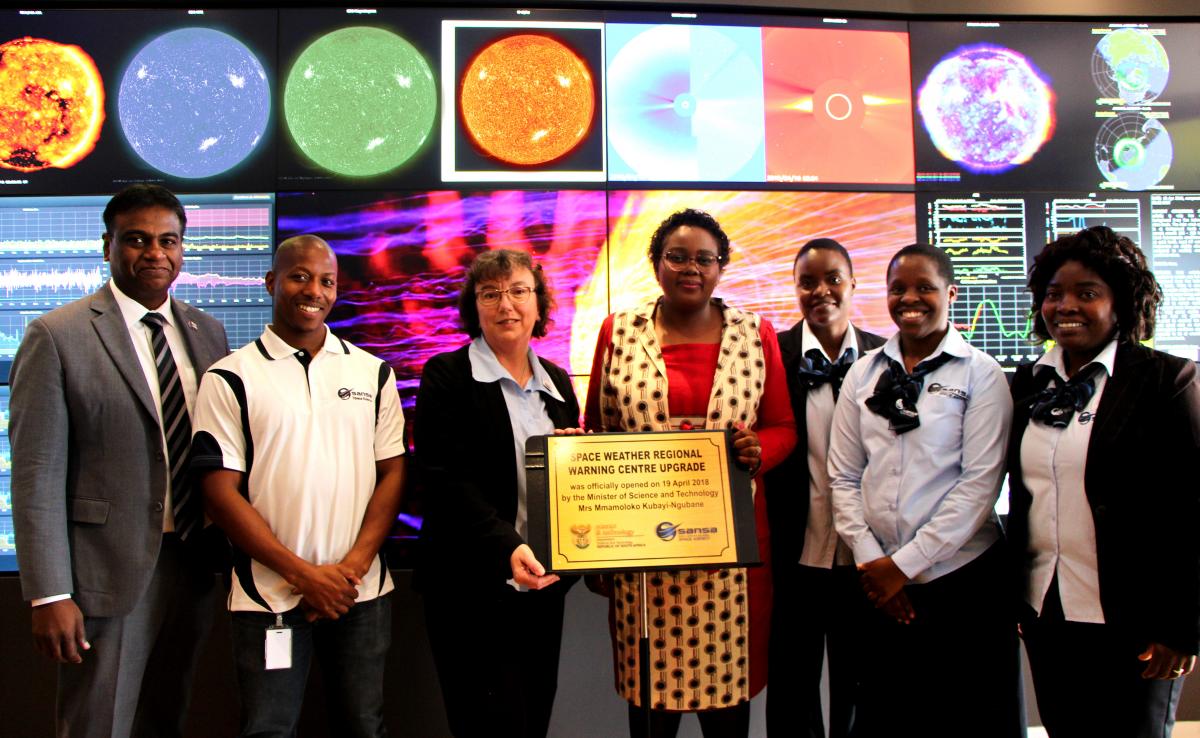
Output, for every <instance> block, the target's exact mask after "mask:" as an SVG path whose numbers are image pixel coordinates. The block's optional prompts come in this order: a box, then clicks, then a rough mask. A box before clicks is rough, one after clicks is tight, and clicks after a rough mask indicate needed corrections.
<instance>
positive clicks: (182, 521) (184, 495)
mask: <svg viewBox="0 0 1200 738" xmlns="http://www.w3.org/2000/svg"><path fill="white" fill-rule="evenodd" d="M142 322H143V323H145V324H146V326H147V327H149V328H150V343H151V345H152V346H153V348H154V364H155V366H156V367H158V392H159V400H160V402H161V405H162V411H161V412H162V424H163V436H164V437H165V438H166V439H167V462H168V463H169V464H170V466H171V501H172V510H171V511H172V513H174V515H175V532H176V533H178V534H179V537H180V539H182V540H187V537H188V535H189V534H191V532H192V530H193V529H194V528H195V527H196V523H198V522H200V508H199V506H198V504H197V503H198V502H199V498H198V497H196V496H195V495H193V494H192V486H191V484H189V479H188V446H189V445H190V444H191V441H192V421H191V419H190V418H188V410H187V402H186V401H185V400H184V397H183V383H182V382H180V381H179V370H178V369H177V368H176V367H175V357H174V356H172V355H171V347H170V346H168V345H167V334H166V332H165V331H164V329H163V326H164V325H165V323H166V318H164V317H163V316H162V315H160V314H159V313H146V315H145V316H144V317H143V318H142Z"/></svg>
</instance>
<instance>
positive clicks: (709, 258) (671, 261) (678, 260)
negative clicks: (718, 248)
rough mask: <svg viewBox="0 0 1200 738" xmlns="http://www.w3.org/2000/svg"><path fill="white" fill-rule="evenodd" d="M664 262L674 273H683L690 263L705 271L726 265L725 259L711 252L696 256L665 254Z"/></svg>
mask: <svg viewBox="0 0 1200 738" xmlns="http://www.w3.org/2000/svg"><path fill="white" fill-rule="evenodd" d="M663 260H664V261H666V262H667V268H668V269H670V270H671V271H673V272H682V271H683V270H684V269H687V265H688V262H689V261H694V262H696V266H697V267H698V268H700V269H705V270H707V269H712V268H713V267H714V266H717V265H718V264H724V263H725V259H724V258H723V257H720V256H717V255H716V254H714V253H712V252H711V251H701V252H700V253H698V254H696V255H695V256H692V255H691V254H689V253H688V252H686V251H668V252H666V253H665V254H663Z"/></svg>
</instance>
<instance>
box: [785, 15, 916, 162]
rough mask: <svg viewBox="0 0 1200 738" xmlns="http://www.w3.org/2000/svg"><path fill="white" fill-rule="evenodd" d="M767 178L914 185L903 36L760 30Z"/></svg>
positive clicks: (884, 32) (838, 30) (906, 36)
mask: <svg viewBox="0 0 1200 738" xmlns="http://www.w3.org/2000/svg"><path fill="white" fill-rule="evenodd" d="M762 47H763V49H762V50H763V71H764V78H763V94H764V97H765V105H766V145H767V181H769V182H784V183H863V184H901V185H911V184H912V183H913V172H914V169H913V153H912V90H911V85H910V82H909V57H908V34H907V33H902V32H887V31H860V30H840V29H828V28H772V27H765V28H763V29H762Z"/></svg>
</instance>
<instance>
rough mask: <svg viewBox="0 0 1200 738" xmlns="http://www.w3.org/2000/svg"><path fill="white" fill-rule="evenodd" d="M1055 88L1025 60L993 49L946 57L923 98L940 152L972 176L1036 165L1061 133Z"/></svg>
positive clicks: (929, 128)
mask: <svg viewBox="0 0 1200 738" xmlns="http://www.w3.org/2000/svg"><path fill="white" fill-rule="evenodd" d="M1054 102H1055V97H1054V90H1053V89H1052V88H1051V86H1050V81H1049V79H1048V78H1047V77H1046V75H1045V74H1044V73H1042V72H1041V70H1039V69H1038V68H1037V66H1036V65H1034V63H1033V62H1032V61H1030V60H1029V59H1028V58H1027V57H1025V56H1024V55H1022V54H1020V53H1018V52H1016V51H1013V50H1012V49H1008V48H1004V47H1001V46H993V45H990V44H975V45H972V46H966V47H962V48H959V49H956V50H955V51H954V52H952V53H950V54H947V55H946V56H945V57H943V58H942V60H941V61H940V62H938V63H937V65H936V66H935V67H934V68H933V70H932V71H931V72H930V73H929V76H927V77H926V78H925V81H924V83H923V84H922V85H921V89H920V92H919V93H918V95H917V109H918V110H919V111H920V114H921V119H922V122H923V123H924V125H925V130H926V132H927V133H928V134H929V137H930V138H931V139H932V140H933V144H934V146H936V147H937V150H938V151H939V152H941V154H942V155H943V156H945V157H946V158H947V159H950V160H951V161H955V162H958V163H959V164H961V165H962V166H963V167H965V168H967V169H969V170H970V171H972V172H977V173H981V174H999V173H1001V172H1005V171H1008V170H1009V169H1012V168H1013V167H1016V166H1019V165H1021V164H1024V163H1025V162H1027V161H1029V160H1030V159H1031V158H1032V157H1033V155H1034V154H1036V153H1037V152H1038V150H1039V149H1041V148H1042V146H1043V145H1044V144H1045V143H1046V142H1047V141H1048V140H1049V139H1050V136H1051V135H1052V134H1053V132H1054V115H1055V113H1054Z"/></svg>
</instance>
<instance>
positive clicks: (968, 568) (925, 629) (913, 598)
mask: <svg viewBox="0 0 1200 738" xmlns="http://www.w3.org/2000/svg"><path fill="white" fill-rule="evenodd" d="M1006 582H1007V580H1006V573H1005V568H1004V560H1003V552H1002V544H999V543H998V544H996V545H995V546H992V547H991V548H990V549H988V550H987V551H985V552H984V553H983V554H982V555H980V556H979V557H978V558H976V559H975V560H974V561H972V562H971V563H969V564H967V565H965V566H963V567H962V568H960V569H957V570H956V571H953V572H950V573H949V574H946V575H944V576H942V577H939V578H938V579H935V580H933V581H932V582H928V583H926V584H910V585H908V586H906V587H905V588H904V589H905V592H906V593H907V594H908V598H909V601H910V602H912V606H913V610H914V611H915V612H916V618H915V619H914V620H913V622H912V623H910V624H908V625H902V624H900V623H898V622H896V621H895V620H893V619H891V618H890V617H888V616H886V615H884V614H883V612H882V611H880V610H874V611H872V613H871V616H870V617H869V618H868V621H867V622H868V625H867V627H866V628H865V629H864V636H865V638H866V644H865V645H866V648H867V651H866V658H865V660H864V664H863V670H862V691H861V701H860V703H859V710H858V715H857V719H856V720H855V724H854V732H853V735H854V736H855V737H856V738H863V737H868V736H869V737H871V738H874V737H875V736H889V737H891V736H902V735H920V736H923V738H935V737H936V738H961V736H968V735H969V736H972V737H973V738H993V737H994V738H1010V737H1011V738H1023V736H1024V735H1025V725H1024V723H1025V716H1024V714H1023V713H1024V710H1023V709H1022V702H1021V689H1022V685H1021V675H1020V656H1019V651H1018V645H1017V623H1016V613H1015V611H1014V609H1013V607H1012V604H1011V603H1012V598H1011V597H1010V596H1009V589H1008V587H1007V586H1006Z"/></svg>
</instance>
